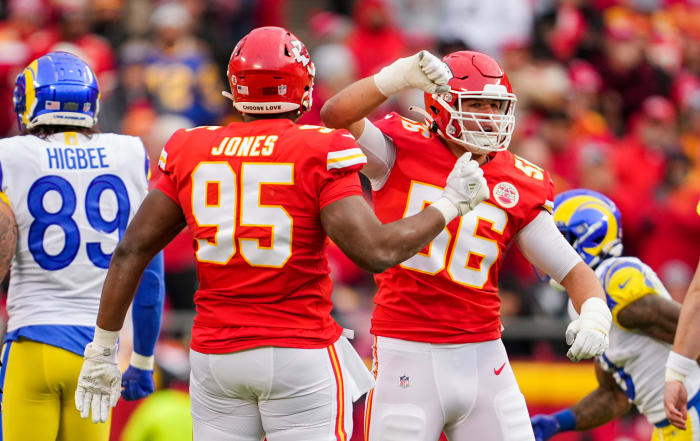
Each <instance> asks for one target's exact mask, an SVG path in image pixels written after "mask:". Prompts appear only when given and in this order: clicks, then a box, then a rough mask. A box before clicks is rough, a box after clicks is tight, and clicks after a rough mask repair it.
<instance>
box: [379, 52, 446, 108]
mask: <svg viewBox="0 0 700 441" xmlns="http://www.w3.org/2000/svg"><path fill="white" fill-rule="evenodd" d="M451 78H452V71H451V70H450V68H449V67H448V66H447V64H445V63H443V62H442V60H440V59H439V58H438V57H436V56H435V55H433V54H431V53H430V52H428V51H420V52H418V53H417V54H414V55H411V56H410V57H406V58H399V59H398V60H396V61H394V62H393V63H392V64H390V65H388V66H386V67H384V68H383V69H382V70H381V71H379V73H378V74H376V75H375V76H374V84H375V85H376V86H377V89H379V91H380V92H381V93H382V95H384V96H386V97H390V96H392V95H394V94H395V93H398V92H401V91H402V90H405V89H409V88H416V89H420V90H422V91H424V92H428V93H442V92H447V91H448V90H450V86H448V85H447V82H448V81H449V80H450V79H451Z"/></svg>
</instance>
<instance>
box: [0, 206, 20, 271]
mask: <svg viewBox="0 0 700 441" xmlns="http://www.w3.org/2000/svg"><path fill="white" fill-rule="evenodd" d="M18 235H19V232H18V231H17V222H15V216H14V214H13V213H12V209H11V208H10V207H9V205H7V204H5V203H4V202H2V201H0V282H2V280H3V279H4V278H5V275H6V274H7V271H8V270H9V269H10V263H11V262H12V257H13V256H14V255H15V248H16V247H17V236H18Z"/></svg>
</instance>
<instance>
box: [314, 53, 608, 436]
mask: <svg viewBox="0 0 700 441" xmlns="http://www.w3.org/2000/svg"><path fill="white" fill-rule="evenodd" d="M421 72H422V73H424V74H426V75H428V76H430V75H433V76H435V75H437V73H439V72H449V74H447V76H448V77H451V79H450V80H449V81H448V86H449V87H447V88H445V89H446V90H437V91H436V90H431V88H429V87H426V88H423V87H421V83H419V82H416V81H413V80H411V79H412V78H415V77H417V76H420V73H421ZM415 84H418V85H419V88H421V89H422V90H423V91H424V92H425V110H424V111H423V112H422V113H423V114H424V116H425V122H424V123H419V122H416V121H412V120H409V119H406V118H403V117H401V116H399V115H398V114H396V113H391V114H389V115H387V116H386V117H385V118H383V119H380V120H378V121H375V122H374V123H372V122H370V121H369V120H367V119H366V116H367V115H369V114H370V113H371V112H372V111H373V110H374V109H375V108H376V107H377V106H378V105H380V104H381V103H383V102H384V101H385V100H386V99H387V97H390V96H392V95H394V94H395V93H398V92H400V91H402V90H405V89H408V88H410V87H415ZM423 84H425V85H426V86H429V84H428V83H423ZM515 102H516V98H515V95H514V94H513V92H512V90H511V87H510V83H509V82H508V78H507V76H506V74H505V72H504V71H503V69H502V68H501V66H499V64H498V63H497V62H496V61H494V60H493V59H492V58H491V57H489V56H487V55H485V54H482V53H478V52H471V51H461V52H455V53H452V54H449V55H447V56H446V57H444V58H443V60H442V61H441V60H440V59H438V58H437V57H435V56H433V55H432V54H430V53H429V52H426V51H421V52H419V53H418V54H415V55H413V56H411V57H407V58H401V59H398V60H397V61H395V62H394V63H392V64H391V65H389V66H387V67H385V68H384V69H382V70H381V71H380V72H379V73H378V74H376V75H374V76H373V77H367V78H364V79H361V80H359V81H357V82H355V83H353V84H351V85H350V86H348V87H347V88H346V89H344V90H343V91H341V92H340V93H339V94H337V95H336V96H334V97H333V98H331V99H330V100H329V101H328V102H327V103H326V104H325V105H324V107H323V109H322V111H321V117H322V118H323V121H324V122H325V123H326V124H327V125H328V126H329V127H336V128H341V127H342V128H347V129H349V131H350V133H352V135H353V136H354V137H355V138H356V139H357V140H358V143H359V145H360V147H361V148H362V150H363V151H364V152H365V154H366V155H367V157H368V162H367V164H366V165H365V167H364V168H363V170H362V172H363V173H364V174H365V175H366V176H367V177H368V178H369V179H370V181H371V183H372V188H373V193H374V203H375V210H376V213H377V216H378V217H379V219H380V220H381V221H382V222H392V221H396V220H397V219H401V218H405V217H406V216H411V215H413V214H415V213H417V212H418V211H419V210H420V209H421V208H422V207H423V206H424V205H425V204H427V203H430V201H435V200H436V199H437V198H439V197H440V194H441V192H442V188H443V186H444V185H445V183H446V179H445V178H446V177H447V176H448V173H449V172H450V170H451V168H452V166H453V165H454V163H455V161H457V160H458V159H457V158H462V157H464V156H465V155H471V156H472V158H473V160H476V161H477V162H478V163H479V164H480V165H481V168H482V169H483V170H484V176H485V177H486V180H487V182H488V186H489V189H490V197H489V198H488V200H486V201H484V202H482V203H481V204H479V205H478V206H476V207H475V208H474V209H473V210H472V211H471V212H470V213H468V214H467V215H466V216H464V217H461V218H460V219H457V220H455V221H453V222H451V223H450V224H448V225H447V227H446V228H445V229H444V230H443V231H442V232H440V234H438V235H437V237H436V238H435V239H434V240H433V241H432V242H431V244H430V245H429V246H427V247H425V248H424V249H423V250H422V251H421V252H419V253H418V254H416V255H415V256H413V257H411V258H409V259H407V260H405V261H403V262H402V263H401V264H400V265H397V266H395V267H392V268H390V269H388V270H387V271H385V272H383V273H382V274H378V275H377V276H376V281H377V284H378V286H379V290H378V292H377V295H376V297H375V300H374V301H375V303H376V307H375V310H374V313H373V316H372V329H371V332H372V333H373V334H374V335H375V345H374V369H373V372H374V375H375V378H376V386H375V388H374V390H373V391H371V392H370V393H369V394H368V397H367V404H366V416H365V433H366V436H367V437H368V439H369V440H371V441H378V440H388V439H401V440H406V441H409V440H411V441H414V440H415V441H417V440H420V441H423V440H425V441H435V440H437V439H438V437H439V436H440V432H442V431H443V430H444V432H445V433H446V435H447V437H448V439H449V440H450V441H455V440H456V441H463V440H471V439H475V438H474V437H475V436H476V437H477V438H478V439H488V440H489V441H496V440H515V439H518V440H526V439H530V440H533V439H534V435H533V433H532V428H531V427H530V424H529V423H528V412H527V408H526V405H525V400H524V398H523V395H522V394H521V393H520V390H519V388H518V385H517V383H516V381H515V377H514V375H513V372H512V370H511V368H510V365H509V363H508V358H507V355H506V352H505V349H504V347H503V344H502V343H501V340H500V336H501V329H502V327H501V322H500V318H499V307H500V299H499V296H498V273H499V269H500V266H501V262H502V258H503V254H504V253H505V251H506V249H507V247H508V246H509V245H511V243H512V242H515V243H516V244H517V245H518V246H519V247H520V249H521V250H522V251H523V253H524V254H525V256H527V257H528V259H529V260H530V261H531V262H532V263H533V264H535V266H537V267H538V268H539V269H541V270H542V271H544V272H546V273H547V274H549V275H550V276H551V277H552V278H553V279H554V280H556V281H557V282H560V283H561V284H562V285H564V286H565V287H566V289H567V291H568V293H569V295H570V296H571V299H572V300H573V303H574V305H575V307H576V308H577V310H580V311H581V315H580V317H579V319H577V320H576V321H574V322H572V323H571V324H570V325H569V327H568V328H567V333H566V339H567V343H568V344H570V345H571V348H570V350H569V352H568V356H569V357H570V358H571V359H572V360H574V361H578V360H580V359H583V358H589V357H593V356H596V355H599V354H601V353H602V352H603V351H604V350H605V349H606V347H607V344H608V342H607V333H608V331H609V328H610V323H611V316H610V311H609V310H608V308H607V306H606V304H605V301H604V298H605V297H604V294H603V290H602V287H601V286H600V283H599V282H598V280H597V278H596V276H595V274H594V273H593V271H592V270H591V269H590V268H589V267H588V266H587V265H586V264H585V263H584V262H583V261H582V260H581V258H580V257H579V256H578V255H577V254H576V252H575V251H574V250H573V249H572V248H571V246H570V245H569V244H568V243H567V241H566V240H565V239H564V238H563V236H562V235H561V234H560V233H559V231H558V230H557V227H556V226H555V224H554V221H553V220H552V216H551V209H552V201H553V192H554V188H553V184H552V182H551V180H550V177H549V175H548V173H547V172H546V171H545V170H542V169H541V168H540V167H538V166H536V165H534V164H532V163H530V162H528V161H526V160H524V159H523V158H520V157H518V156H516V155H514V154H512V153H510V152H509V151H508V150H506V149H507V148H508V144H509V142H510V138H511V135H512V132H513V126H514V122H515V119H514V111H515ZM421 110H422V109H421ZM465 152H466V153H465Z"/></svg>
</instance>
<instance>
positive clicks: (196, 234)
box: [79, 27, 488, 441]
mask: <svg viewBox="0 0 700 441" xmlns="http://www.w3.org/2000/svg"><path fill="white" fill-rule="evenodd" d="M227 77H228V79H229V84H230V86H231V92H230V93H229V92H225V95H226V96H228V97H230V98H232V99H233V105H234V106H235V108H236V109H237V110H238V111H239V112H240V113H241V114H242V115H243V120H244V121H243V122H235V123H231V124H229V125H228V126H225V127H200V128H195V129H191V130H179V131H177V132H175V134H174V135H173V136H172V137H171V138H170V140H169V141H168V143H167V144H166V145H165V147H164V149H163V153H162V155H161V160H160V164H159V165H160V168H161V170H162V171H163V176H162V177H161V179H160V181H159V182H158V185H157V187H156V189H154V190H153V191H151V193H150V194H149V195H148V197H147V198H146V200H145V201H144V203H143V205H141V208H139V211H138V213H137V214H136V217H135V218H134V220H133V222H132V223H131V224H130V226H129V228H128V229H127V231H126V235H125V236H124V239H123V240H122V242H121V243H120V244H119V247H118V248H117V251H116V252H115V255H114V258H113V259H112V263H111V265H110V268H109V272H108V274H107V280H106V282H105V286H104V289H103V291H102V303H101V304H100V312H99V315H98V319H97V325H98V326H99V328H100V329H99V330H100V334H101V335H104V336H107V337H109V336H110V335H112V334H114V333H115V332H117V331H118V330H119V328H120V327H121V326H122V321H123V320H124V314H125V313H126V308H127V306H128V304H129V300H130V299H131V296H132V295H133V287H134V286H135V285H136V282H137V281H138V279H139V276H140V273H141V271H142V270H143V267H144V266H145V264H146V262H148V260H149V259H150V258H151V257H152V256H153V255H154V254H155V253H156V252H157V251H159V250H160V249H161V248H162V247H163V246H165V244H167V243H168V241H169V240H171V239H172V238H173V237H174V235H175V234H176V233H177V232H178V231H180V230H181V229H182V227H183V226H184V225H185V224H187V225H188V226H189V229H190V231H191V232H192V235H193V238H194V241H193V242H194V243H193V245H194V248H195V252H196V257H197V272H198V274H199V280H200V286H199V290H198V291H197V293H196V294H195V297H194V302H195V305H196V307H197V316H196V317H195V319H194V326H193V329H192V343H191V351H190V361H191V363H190V364H191V366H192V374H191V377H190V379H191V381H190V398H191V402H192V419H193V423H194V428H193V429H194V430H193V432H194V439H195V440H206V441H219V440H221V441H224V440H227V441H260V440H261V439H263V438H264V437H266V438H267V439H268V440H270V441H300V440H307V441H331V440H335V441H337V440H342V441H347V440H349V439H350V438H351V436H352V402H353V401H355V400H357V399H358V398H359V397H360V396H361V395H362V394H364V393H365V392H366V391H367V390H369V388H370V387H371V385H372V383H373V382H372V378H371V376H370V374H369V371H368V370H367V368H366V367H365V365H364V363H363V362H362V360H361V359H360V357H359V356H358V355H357V353H356V352H355V351H354V349H353V348H352V346H350V343H349V342H348V340H347V338H346V337H345V336H344V335H343V334H344V333H343V330H342V328H341V327H340V326H339V325H338V324H337V323H336V322H335V321H334V320H333V319H332V318H331V315H330V312H331V308H332V304H331V289H332V287H331V280H330V278H329V268H328V260H327V253H326V244H327V236H326V235H328V236H330V237H331V238H332V239H333V240H334V241H335V242H336V243H337V244H338V246H339V247H340V248H341V249H342V250H343V251H344V252H345V253H347V254H348V256H350V258H352V259H353V260H354V261H355V262H356V263H358V264H359V265H360V266H362V267H363V268H365V269H368V270H370V271H374V272H380V271H383V270H385V269H386V268H388V267H390V266H393V265H396V264H398V263H399V262H402V261H404V260H406V259H408V258H409V257H411V256H412V255H414V254H415V253H416V252H418V251H419V250H420V249H421V248H423V247H424V246H426V245H427V244H428V243H429V242H430V241H431V240H433V238H435V236H436V235H438V234H439V233H440V232H441V231H442V230H443V228H444V227H445V225H446V224H447V223H448V222H450V221H451V220H452V219H453V218H454V217H456V216H460V215H463V214H465V213H467V212H469V211H470V210H471V209H472V208H473V207H475V206H477V205H478V204H479V203H480V202H481V201H482V200H484V199H485V198H486V197H488V192H487V188H486V181H485V180H484V178H483V174H482V172H481V169H479V167H478V165H477V164H476V163H475V162H474V161H470V160H469V158H464V159H462V160H461V161H457V162H456V163H454V164H453V165H454V168H453V171H452V173H451V174H450V176H449V177H448V178H447V184H446V185H445V190H444V191H441V195H440V196H439V197H438V198H436V199H435V203H434V204H432V205H431V206H429V207H426V208H425V209H423V210H422V211H421V210H416V212H415V213H414V216H411V217H407V218H405V219H400V220H397V221H396V222H393V223H388V224H384V225H382V223H381V222H379V220H378V219H377V218H376V216H375V215H374V213H373V212H372V209H371V208H370V207H369V205H367V203H366V202H365V200H364V198H363V197H362V195H361V193H362V192H361V188H360V180H359V175H358V170H359V169H360V168H361V167H362V166H363V165H364V164H365V163H366V162H367V158H366V157H365V155H364V154H363V153H362V151H361V150H360V149H359V148H358V147H357V144H356V143H355V140H354V139H353V137H352V136H351V135H350V134H349V133H347V132H346V131H344V130H332V129H327V128H325V127H318V126H305V125H297V124H296V123H295V121H296V119H297V118H298V117H299V116H300V115H301V114H302V113H303V112H304V111H306V110H308V109H309V107H310V106H311V96H312V88H313V81H314V65H313V63H312V62H311V60H310V58H309V54H308V52H307V50H306V48H305V47H304V45H303V44H302V43H301V42H300V41H299V40H298V39H297V38H296V37H295V36H294V35H292V34H291V33H290V32H289V31H287V30H286V29H283V28H279V27H263V28H258V29H254V30H253V31H251V32H250V33H249V34H248V35H246V36H245V37H244V38H243V39H242V40H241V41H240V42H238V44H237V45H236V46H235V48H234V49H233V53H232V54H231V59H230V61H229V65H228V71H227ZM443 183H444V182H443ZM422 208H423V207H421V209H422ZM95 343H97V342H95ZM112 344H113V342H111V343H109V344H107V345H105V344H104V343H101V345H103V346H109V345H112ZM93 372H94V375H88V374H89V373H93ZM83 374H84V375H83ZM83 374H81V379H80V381H79V383H81V382H83V381H87V379H88V378H89V377H90V376H91V377H92V378H94V379H95V380H96V383H98V384H99V385H100V387H101V388H102V392H101V394H102V396H104V395H108V394H109V390H110V385H111V384H113V383H115V382H116V381H117V379H118V377H119V371H118V370H115V369H113V368H111V367H110V365H109V364H108V363H106V362H105V360H103V359H98V358H95V359H88V360H86V361H85V365H84V367H83ZM94 399H100V398H99V397H98V398H93V400H94Z"/></svg>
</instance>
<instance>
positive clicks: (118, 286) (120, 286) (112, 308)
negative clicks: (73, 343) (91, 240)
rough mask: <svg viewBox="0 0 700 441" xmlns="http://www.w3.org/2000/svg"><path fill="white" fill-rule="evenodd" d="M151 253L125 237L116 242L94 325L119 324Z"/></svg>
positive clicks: (109, 327) (110, 328)
mask: <svg viewBox="0 0 700 441" xmlns="http://www.w3.org/2000/svg"><path fill="white" fill-rule="evenodd" d="M153 255H155V253H153ZM153 255H150V256H149V255H148V254H146V253H143V252H141V253H139V252H138V251H136V250H134V249H133V248H130V247H129V246H128V244H125V243H124V241H122V243H120V244H119V246H117V249H116V250H115V251H114V256H112V261H111V262H110V265H109V270H108V271H107V278H106V279H105V284H104V287H103V288H102V298H101V299H100V310H99V312H98V314H97V326H99V327H100V328H102V329H105V330H107V331H118V330H120V329H121V328H122V325H123V324H124V317H126V311H127V309H129V305H130V304H131V300H132V299H133V298H134V294H135V293H136V288H137V287H138V284H139V281H140V279H141V275H142V274H143V271H144V269H145V268H146V265H148V262H149V261H150V260H151V258H152V257H153Z"/></svg>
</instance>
